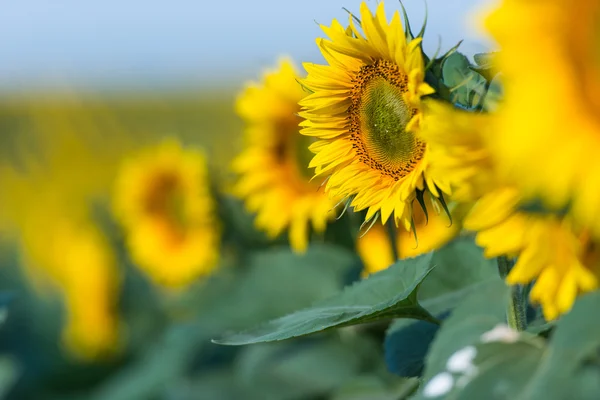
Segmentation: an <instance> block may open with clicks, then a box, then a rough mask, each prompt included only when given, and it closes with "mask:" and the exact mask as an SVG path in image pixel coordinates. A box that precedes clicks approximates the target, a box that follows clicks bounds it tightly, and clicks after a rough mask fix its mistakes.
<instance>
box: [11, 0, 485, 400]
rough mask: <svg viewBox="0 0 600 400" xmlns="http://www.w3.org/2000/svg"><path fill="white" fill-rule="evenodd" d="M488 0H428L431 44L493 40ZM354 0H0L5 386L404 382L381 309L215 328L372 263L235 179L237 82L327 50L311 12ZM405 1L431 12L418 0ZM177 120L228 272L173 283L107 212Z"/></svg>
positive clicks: (46, 393)
mask: <svg viewBox="0 0 600 400" xmlns="http://www.w3.org/2000/svg"><path fill="white" fill-rule="evenodd" d="M483 3H486V2H485V1H482V0H461V1H453V2H448V1H444V0H429V1H427V7H428V29H427V34H426V40H425V51H426V52H428V53H431V54H433V53H434V52H435V50H436V48H437V47H438V45H440V46H441V49H442V51H444V50H447V49H449V48H450V47H452V46H454V45H455V44H456V43H457V42H458V41H459V40H461V39H464V42H463V45H462V46H461V49H462V51H463V52H464V53H466V54H467V55H469V54H474V53H477V52H482V51H485V50H489V48H490V46H491V44H490V42H489V41H488V40H487V39H486V38H485V37H483V35H482V34H481V33H479V31H478V30H477V27H476V26H475V24H473V23H472V22H470V18H469V16H470V15H471V13H472V12H474V11H475V10H477V7H480V6H481V5H482V4H483ZM359 4H360V2H359V1H357V0H346V1H344V0H335V1H327V2H322V1H317V0H303V1H297V2H289V1H266V0H257V1H250V2H248V1H229V2H217V1H192V0H178V1H169V2H167V1H152V0H150V1H148V0H146V1H141V0H130V1H126V2H124V1H117V0H104V1H83V2H82V1H75V0H58V1H53V2H48V1H43V0H21V1H11V2H8V1H4V2H0V9H1V12H0V307H1V313H0V398H2V396H6V397H7V398H14V399H89V398H93V399H107V400H108V399H110V400H114V399H127V400H129V399H137V398H140V399H162V398H168V399H288V398H289V399H298V398H315V399H319V398H329V397H332V396H333V397H335V396H338V397H335V398H338V399H344V398H350V397H344V396H346V395H345V394H344V393H346V392H345V391H348V393H350V392H352V393H354V392H353V391H352V390H351V389H347V386H348V385H350V384H352V383H353V382H359V381H360V382H363V381H364V382H365V383H364V385H366V386H367V387H371V388H372V387H375V388H376V389H377V390H380V392H381V393H384V394H385V393H393V391H394V385H395V381H394V380H393V379H392V377H391V376H388V374H389V373H388V372H386V371H385V370H386V368H385V365H384V363H383V359H382V356H381V354H380V348H379V346H380V344H379V342H378V341H377V340H376V339H380V337H378V335H379V334H380V332H379V331H378V330H377V327H375V328H374V331H373V332H370V333H369V332H367V334H365V335H362V334H358V333H357V332H355V331H342V332H341V333H337V334H335V335H334V334H332V335H329V336H319V337H316V338H309V339H304V340H301V341H300V342H299V343H300V344H298V343H294V344H291V343H281V344H276V345H272V346H255V347H248V348H228V347H219V346H216V345H213V344H211V343H210V341H209V339H210V338H213V337H216V336H218V334H219V333H221V332H223V331H225V330H227V329H242V328H244V327H247V326H249V325H251V324H253V323H257V322H260V321H263V320H265V319H268V318H272V317H276V316H279V315H282V314H284V313H286V312H289V311H293V310H295V309H298V308H301V307H303V306H307V305H308V304H310V303H312V302H313V301H314V300H316V299H318V298H322V297H324V296H326V295H328V294H331V293H333V292H335V291H337V290H339V289H340V288H341V287H342V286H343V285H344V284H347V283H349V282H351V281H352V280H353V279H356V278H357V277H358V276H359V274H360V260H359V259H357V258H356V256H355V254H354V253H353V252H351V251H348V250H345V249H343V248H336V249H330V248H327V249H326V248H319V247H318V246H317V247H315V248H311V249H310V250H309V252H308V253H307V254H306V255H305V256H303V257H298V256H297V255H295V254H293V253H292V252H291V251H290V250H289V248H288V246H287V243H285V242H282V241H279V242H276V243H275V244H273V243H272V242H270V241H268V240H267V239H266V238H265V237H264V236H262V235H261V234H260V233H259V232H256V231H255V230H254V228H253V226H252V216H251V215H248V214H246V213H244V211H243V207H242V206H241V204H239V202H236V201H235V200H232V199H231V198H230V197H229V196H227V193H228V190H229V184H230V183H231V181H232V179H233V177H232V175H231V172H230V168H229V165H230V162H231V159H232V158H233V157H234V156H235V155H236V154H237V152H239V151H240V149H241V146H242V139H241V137H242V128H243V127H242V122H241V121H240V120H239V119H238V118H237V116H236V115H235V112H234V100H235V97H236V95H237V94H238V92H239V91H240V90H241V88H242V86H243V84H244V83H245V82H246V81H248V80H256V79H258V78H259V77H260V75H261V74H262V71H263V70H264V69H265V68H267V67H271V66H273V65H274V64H275V63H276V61H277V60H278V59H279V58H280V56H282V55H287V56H290V57H292V58H293V59H294V60H295V61H296V62H297V64H298V65H300V63H301V62H303V61H311V62H321V60H322V58H321V56H320V54H319V52H318V49H317V47H316V45H315V38H317V37H320V36H322V33H321V31H320V29H319V27H318V23H323V24H329V23H330V22H331V20H332V19H333V18H336V19H342V20H345V19H346V18H347V14H346V12H345V11H344V10H343V9H342V7H345V8H347V9H348V10H350V11H354V12H357V11H358V9H359ZM368 4H369V5H370V7H371V8H374V7H375V2H368ZM404 5H405V7H406V9H407V11H408V14H409V16H410V18H411V21H412V23H413V26H415V27H417V28H418V27H420V25H421V22H422V20H423V18H424V15H425V2H424V1H421V0H405V1H404ZM398 7H399V3H396V2H389V3H388V4H386V8H387V10H388V12H389V13H390V14H391V12H392V11H393V10H395V9H397V8H398ZM440 38H441V39H440ZM165 138H167V139H170V140H177V141H179V142H180V143H181V146H182V147H183V148H188V147H190V148H202V149H203V150H202V151H203V152H204V154H205V155H206V158H207V162H208V168H209V175H210V178H211V182H212V185H213V186H214V187H215V188H216V189H215V191H216V192H217V193H219V195H218V196H221V197H218V198H217V200H216V204H217V205H218V213H219V216H220V222H219V224H220V230H221V232H222V233H223V243H222V250H221V253H222V254H221V261H220V265H221V268H220V270H221V271H220V272H219V273H217V274H214V275H213V276H210V277H208V278H206V279H200V280H197V281H191V282H185V287H184V288H183V289H182V288H179V289H177V290H172V289H164V288H163V287H162V286H161V285H160V284H156V282H155V281H154V280H153V279H152V278H149V277H148V274H145V273H143V272H142V271H140V269H139V268H137V267H136V265H135V263H134V262H132V261H131V257H130V255H128V254H127V250H126V246H125V244H124V239H123V233H122V232H121V230H120V228H119V226H118V224H117V223H116V222H115V221H114V218H113V217H112V216H111V210H112V208H113V205H112V204H113V203H114V200H113V197H114V191H115V182H116V180H117V179H118V174H119V171H120V168H121V166H122V165H123V163H126V162H127V161H128V160H130V159H132V158H134V157H135V155H137V154H140V152H143V151H145V150H144V149H148V148H153V147H156V146H160V144H161V143H163V141H164V139H165ZM340 229H343V228H340ZM324 246H325V245H324ZM240 249H242V250H240ZM223 271H224V272H223ZM150 276H152V274H150ZM340 335H341V337H340ZM357 349H358V350H357ZM361 379H362V380H361ZM382 396H383V394H382ZM390 396H394V394H391V395H390ZM381 398H388V397H381ZM389 398H397V397H389Z"/></svg>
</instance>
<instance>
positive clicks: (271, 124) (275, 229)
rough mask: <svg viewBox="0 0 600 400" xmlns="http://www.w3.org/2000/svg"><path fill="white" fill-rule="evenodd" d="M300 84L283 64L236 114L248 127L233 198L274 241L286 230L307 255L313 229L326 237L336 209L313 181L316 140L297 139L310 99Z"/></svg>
mask: <svg viewBox="0 0 600 400" xmlns="http://www.w3.org/2000/svg"><path fill="white" fill-rule="evenodd" d="M297 80H298V75H297V73H296V71H295V70H294V68H293V66H292V64H291V62H290V61H287V60H284V61H282V62H281V63H280V66H279V69H277V70H275V71H270V72H267V73H266V74H265V76H264V78H263V80H262V82H261V83H255V84H250V85H248V87H247V88H246V89H245V90H244V91H243V92H242V93H241V95H240V97H239V99H238V102H237V111H238V114H239V115H240V116H241V117H242V118H243V119H244V121H245V122H246V132H245V139H246V145H245V148H244V150H243V151H242V153H241V154H240V155H239V156H238V157H237V158H236V159H235V160H234V163H233V169H234V170H235V172H236V173H237V174H238V175H239V180H238V182H237V184H236V186H235V188H234V192H235V194H236V195H237V196H238V197H240V198H242V199H244V200H245V203H246V206H247V208H248V210H249V211H251V212H253V213H256V219H255V225H256V226H257V227H258V228H259V229H261V230H263V231H265V232H266V233H267V234H268V235H269V236H270V237H272V238H274V237H276V236H278V235H280V234H281V233H282V232H283V231H284V230H285V229H288V230H289V237H290V244H291V246H292V248H293V249H294V250H296V251H304V250H305V249H306V247H307V246H308V241H309V225H310V224H311V222H312V227H313V229H314V230H315V231H316V232H323V231H324V230H325V227H326V224H327V221H328V220H329V219H330V218H332V217H333V216H334V207H335V203H334V202H333V201H332V200H331V199H329V198H328V196H327V195H325V194H324V193H323V191H322V190H320V187H319V185H318V184H316V183H314V182H311V181H310V177H311V175H312V174H311V172H310V171H309V169H308V163H309V161H310V156H311V153H310V152H309V151H308V147H309V145H310V144H311V142H312V141H313V140H312V138H310V137H306V136H302V135H300V134H299V133H298V123H299V122H300V118H299V117H298V116H297V113H298V112H299V111H300V108H299V106H298V101H299V100H301V99H302V98H303V97H304V96H305V95H306V93H305V92H304V91H303V90H302V87H301V86H300V85H299V84H298V82H297Z"/></svg>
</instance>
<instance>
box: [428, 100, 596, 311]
mask: <svg viewBox="0 0 600 400" xmlns="http://www.w3.org/2000/svg"><path fill="white" fill-rule="evenodd" d="M427 107H428V108H429V109H432V110H434V112H432V113H431V115H430V116H428V117H427V118H425V120H424V122H423V128H422V130H421V132H420V134H421V135H422V136H423V137H424V138H425V140H427V141H428V143H429V144H430V146H431V155H432V160H433V161H432V163H433V164H434V165H435V166H436V168H435V169H434V170H433V173H434V174H437V173H443V174H445V175H446V176H447V178H448V180H449V182H450V185H451V186H452V188H453V189H455V190H454V195H455V196H456V197H457V198H458V199H460V201H461V202H464V203H465V204H467V205H468V207H469V208H470V210H469V212H468V213H467V215H466V217H465V219H464V221H463V226H464V228H465V229H467V230H469V231H473V232H475V233H476V242H477V244H478V245H480V246H481V247H482V248H483V249H484V254H485V255H486V256H487V257H490V258H491V257H499V256H507V257H511V258H512V257H514V258H516V264H515V266H514V267H513V268H512V270H511V272H510V273H509V275H508V277H507V282H508V283H509V284H529V283H532V282H533V288H532V291H531V294H530V297H531V300H532V301H533V302H535V303H538V304H540V305H541V307H542V311H543V313H544V316H545V317H546V319H548V320H551V319H554V318H557V317H558V316H559V315H560V314H562V313H565V312H567V311H568V310H569V309H570V308H571V307H572V305H573V302H574V301H575V298H576V297H577V295H579V294H582V293H586V292H589V291H591V290H593V289H595V288H597V287H598V282H599V281H598V277H599V276H600V267H599V266H600V264H599V263H598V261H600V260H599V258H598V255H599V253H598V251H597V250H596V248H597V246H596V245H595V244H594V242H593V241H592V240H591V239H590V237H589V234H585V232H583V231H582V230H581V229H579V228H577V226H576V225H574V224H573V223H572V221H571V220H569V219H568V218H559V217H557V216H552V215H542V214H539V213H535V214H534V213H530V212H525V211H523V210H522V209H521V206H522V204H523V192H522V191H521V190H520V189H519V188H517V187H515V186H513V185H510V184H508V183H507V182H506V181H505V180H503V179H502V177H501V175H500V174H499V173H498V165H497V163H496V161H495V159H494V158H493V157H492V154H493V148H494V141H495V137H496V135H497V134H498V133H497V132H496V131H495V130H494V126H495V124H496V119H497V118H499V116H496V115H485V114H480V113H473V112H467V111H464V110H459V109H455V108H453V107H451V106H446V105H443V104H439V103H436V102H428V104H427Z"/></svg>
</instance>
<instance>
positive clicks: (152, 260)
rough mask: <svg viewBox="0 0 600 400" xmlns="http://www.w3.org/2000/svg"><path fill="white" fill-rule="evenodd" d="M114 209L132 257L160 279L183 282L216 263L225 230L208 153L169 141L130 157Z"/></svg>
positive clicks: (169, 283)
mask: <svg viewBox="0 0 600 400" xmlns="http://www.w3.org/2000/svg"><path fill="white" fill-rule="evenodd" d="M114 210H115V215H116V217H117V218H118V220H119V222H121V224H122V225H123V227H124V229H125V232H126V236H127V243H128V246H129V250H130V252H131V255H132V258H133V259H134V261H135V262H136V263H137V264H138V265H139V267H140V268H142V269H143V270H144V271H145V272H147V273H148V274H149V275H150V277H151V278H152V279H154V280H155V281H156V282H158V283H160V284H164V285H166V286H173V287H176V286H181V285H184V284H186V283H189V282H190V281H192V280H193V279H194V278H197V277H199V276H201V275H205V274H207V273H209V272H211V271H212V269H213V268H214V267H215V265H216V262H217V258H218V246H219V234H218V228H217V226H216V220H215V206H214V204H213V199H212V197H211V193H210V188H209V182H208V172H207V167H206V162H205V160H204V157H203V156H202V154H200V153H198V152H196V151H193V150H184V149H182V148H181V146H180V145H179V143H177V142H175V141H166V142H164V143H163V144H162V145H160V146H158V147H156V148H152V149H149V150H147V151H146V152H144V153H142V154H139V155H138V156H136V157H132V158H131V159H129V160H127V162H125V163H124V165H123V167H122V169H121V171H120V174H119V176H118V179H117V183H116V191H115V197H114Z"/></svg>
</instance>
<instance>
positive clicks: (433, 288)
mask: <svg viewBox="0 0 600 400" xmlns="http://www.w3.org/2000/svg"><path fill="white" fill-rule="evenodd" d="M432 262H433V264H434V265H435V266H436V267H435V269H434V270H433V271H431V274H429V276H427V279H425V281H424V282H423V284H422V285H421V288H420V289H419V301H421V302H423V301H425V300H427V299H434V298H436V297H440V296H443V295H445V294H447V293H452V292H456V291H458V290H461V289H463V288H466V287H469V286H471V285H473V284H476V283H479V282H483V281H485V280H488V279H491V278H496V277H497V275H498V271H497V270H496V263H495V261H494V260H490V259H487V258H485V257H484V255H483V250H482V249H481V247H479V246H477V244H475V240H474V237H473V236H462V237H459V238H457V239H455V240H453V241H451V242H450V243H448V244H447V245H445V246H444V247H442V248H441V249H439V250H436V251H435V252H434V254H433V261H432ZM444 300H445V301H447V300H448V299H447V298H445V299H444ZM454 305H456V304H454ZM454 305H452V306H454ZM446 309H447V308H446ZM446 309H441V310H433V311H432V310H429V308H428V310H429V311H430V312H431V313H440V312H443V311H445V310H446Z"/></svg>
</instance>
